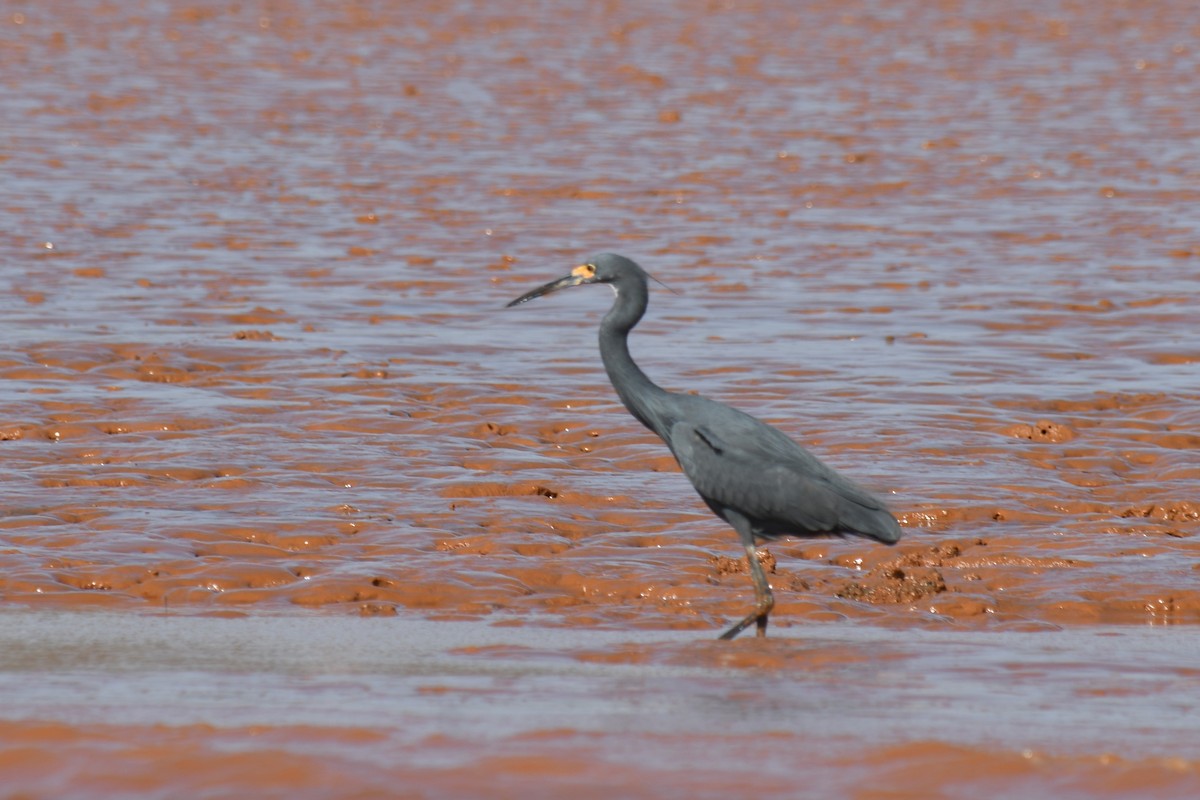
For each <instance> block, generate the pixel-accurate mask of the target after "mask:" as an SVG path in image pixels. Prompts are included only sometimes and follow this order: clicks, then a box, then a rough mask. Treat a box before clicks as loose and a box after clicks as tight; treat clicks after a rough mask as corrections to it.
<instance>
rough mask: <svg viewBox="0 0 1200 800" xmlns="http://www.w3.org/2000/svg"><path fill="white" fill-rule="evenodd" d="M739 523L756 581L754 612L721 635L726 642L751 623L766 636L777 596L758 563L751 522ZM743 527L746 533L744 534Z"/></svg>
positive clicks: (740, 520) (751, 570) (751, 575)
mask: <svg viewBox="0 0 1200 800" xmlns="http://www.w3.org/2000/svg"><path fill="white" fill-rule="evenodd" d="M731 522H732V520H731ZM738 522H740V523H741V524H736V523H735V524H734V528H735V529H736V530H737V532H738V535H739V536H740V537H741V539H742V546H743V547H745V549H746V564H747V566H749V567H750V577H751V579H753V581H754V610H753V611H751V612H750V613H749V614H747V615H746V618H745V619H743V620H742V621H741V622H739V623H738V624H736V625H734V626H733V627H732V628H730V629H729V630H727V631H725V633H723V634H721V636H720V638H721V639H723V640H726V641H728V640H729V639H732V638H733V637H735V636H737V635H738V634H739V633H741V632H742V631H744V630H746V628H748V627H750V623H751V622H753V623H754V624H755V626H756V627H757V634H758V635H759V636H760V637H761V636H766V635H767V618H768V616H769V615H770V613H771V609H772V608H774V607H775V596H774V595H772V594H771V584H769V583H767V574H766V573H765V572H763V568H762V564H760V563H759V562H758V550H757V548H755V546H754V532H753V531H752V530H751V529H750V525H749V520H746V519H744V518H741V519H738ZM743 527H744V528H745V533H743V532H742V529H743Z"/></svg>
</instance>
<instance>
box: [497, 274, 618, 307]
mask: <svg viewBox="0 0 1200 800" xmlns="http://www.w3.org/2000/svg"><path fill="white" fill-rule="evenodd" d="M595 276H596V268H595V267H593V266H592V265H591V264H582V265H580V266H578V267H576V268H575V269H573V270H571V274H570V275H564V276H563V277H561V278H559V279H558V280H556V281H550V282H549V283H547V284H546V285H545V286H541V287H539V288H537V289H534V290H533V291H532V292H526V293H525V294H523V295H521V296H520V297H518V298H517V299H516V300H513V301H512V302H511V303H509V304H508V305H506V306H505V308H512V307H513V306H519V305H521V303H528V302H529V301H530V300H532V299H533V298H535V297H541V296H542V295H544V294H550V293H551V292H557V291H558V290H559V289H566V288H568V287H571V286H578V285H579V284H581V283H588V282H590V281H591V280H592V278H594V277H595Z"/></svg>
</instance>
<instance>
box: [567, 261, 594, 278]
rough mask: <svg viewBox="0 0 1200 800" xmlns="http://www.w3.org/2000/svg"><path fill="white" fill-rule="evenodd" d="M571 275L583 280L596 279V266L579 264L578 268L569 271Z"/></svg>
mask: <svg viewBox="0 0 1200 800" xmlns="http://www.w3.org/2000/svg"><path fill="white" fill-rule="evenodd" d="M571 274H572V275H574V276H576V277H578V278H583V279H584V280H587V279H590V278H594V277H596V265H595V264H580V265H579V266H578V267H576V268H575V269H573V270H571Z"/></svg>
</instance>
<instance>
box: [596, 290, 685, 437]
mask: <svg viewBox="0 0 1200 800" xmlns="http://www.w3.org/2000/svg"><path fill="white" fill-rule="evenodd" d="M616 288H617V292H618V297H617V300H616V302H614V303H613V307H612V308H611V309H610V310H609V312H608V314H607V315H605V317H604V320H603V321H602V322H601V323H600V357H601V358H602V359H603V360H604V369H605V371H606V372H607V373H608V379H609V380H610V381H612V385H613V388H614V389H616V390H617V395H618V396H619V397H620V398H621V402H622V403H624V404H625V408H627V409H629V413H630V414H633V416H634V417H636V418H637V420H638V422H641V423H642V424H643V425H645V426H646V427H647V428H649V429H650V430H652V431H654V432H655V433H657V434H658V435H659V436H663V435H664V428H669V427H670V421H669V420H665V419H664V418H663V409H664V404H663V403H662V402H661V400H663V399H665V398H666V397H667V395H668V393H667V391H666V390H665V389H663V388H661V387H660V386H658V385H657V384H655V383H654V381H652V380H650V379H649V378H648V377H646V373H644V372H642V370H641V367H639V366H638V365H637V364H635V363H634V361H633V357H632V356H630V355H629V332H630V331H631V330H633V326H634V325H637V324H638V321H639V320H641V318H642V315H643V314H645V313H646V304H647V301H648V292H647V289H646V285H645V284H644V283H641V284H640V285H639V284H635V285H631V286H619V287H616Z"/></svg>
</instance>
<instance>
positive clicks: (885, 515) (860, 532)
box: [838, 504, 904, 544]
mask: <svg viewBox="0 0 1200 800" xmlns="http://www.w3.org/2000/svg"><path fill="white" fill-rule="evenodd" d="M838 533H841V534H842V535H843V536H861V537H863V538H865V539H874V540H875V541H877V542H883V543H884V544H895V543H896V542H898V541H900V537H901V536H902V535H903V534H904V531H903V529H902V528H901V527H900V523H899V522H897V521H896V518H895V517H893V516H892V515H891V513H890V512H888V510H887V509H886V508H868V507H867V506H860V505H857V504H853V507H852V508H850V509H846V510H844V511H843V513H842V515H841V527H840V528H839V530H838Z"/></svg>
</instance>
